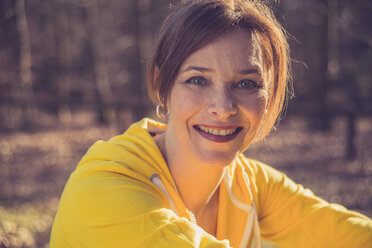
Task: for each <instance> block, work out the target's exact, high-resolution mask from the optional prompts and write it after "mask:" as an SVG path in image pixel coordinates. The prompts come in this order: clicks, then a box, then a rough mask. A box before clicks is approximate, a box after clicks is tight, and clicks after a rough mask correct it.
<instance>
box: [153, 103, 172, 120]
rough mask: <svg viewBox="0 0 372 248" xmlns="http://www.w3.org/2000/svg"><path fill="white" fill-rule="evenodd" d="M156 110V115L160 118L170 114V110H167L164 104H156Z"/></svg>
mask: <svg viewBox="0 0 372 248" xmlns="http://www.w3.org/2000/svg"><path fill="white" fill-rule="evenodd" d="M155 110H156V116H157V117H158V118H159V119H163V118H167V117H168V115H169V111H166V108H165V107H164V105H163V104H158V105H156V108H155Z"/></svg>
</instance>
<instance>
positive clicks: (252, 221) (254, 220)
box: [150, 173, 261, 248]
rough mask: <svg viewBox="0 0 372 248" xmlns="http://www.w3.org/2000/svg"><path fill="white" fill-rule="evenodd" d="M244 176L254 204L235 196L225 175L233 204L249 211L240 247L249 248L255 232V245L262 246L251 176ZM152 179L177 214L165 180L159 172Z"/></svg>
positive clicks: (228, 176)
mask: <svg viewBox="0 0 372 248" xmlns="http://www.w3.org/2000/svg"><path fill="white" fill-rule="evenodd" d="M244 177H245V179H246V180H247V182H248V189H249V192H250V195H251V198H252V206H249V205H247V204H245V203H243V202H241V201H239V200H238V199H237V198H236V197H235V195H234V194H233V192H232V189H231V186H232V182H231V178H230V175H229V173H226V174H225V177H224V180H225V183H226V186H227V189H228V192H229V196H230V199H231V201H232V202H233V204H234V205H235V206H237V207H238V208H240V209H242V210H244V211H246V212H247V213H248V218H247V222H246V225H245V228H244V234H243V237H242V240H241V242H240V246H239V247H240V248H247V247H248V243H249V238H250V236H251V234H253V235H254V239H255V247H256V248H260V247H261V238H260V227H259V224H258V217H257V211H256V205H255V202H254V199H253V196H252V192H251V189H250V181H249V178H248V176H247V175H246V174H245V173H244ZM150 180H151V182H152V183H153V184H155V185H156V186H157V187H158V188H159V189H160V190H161V191H163V193H164V194H165V195H166V197H167V198H168V202H169V205H170V207H171V210H172V211H173V212H174V213H175V214H176V215H178V211H177V208H176V205H175V204H174V201H173V199H172V197H171V196H170V195H169V193H168V191H167V189H166V188H165V186H164V184H163V182H162V181H161V178H160V176H159V175H158V174H153V175H151V177H150ZM192 217H194V218H191V221H192V223H194V224H196V220H195V216H192Z"/></svg>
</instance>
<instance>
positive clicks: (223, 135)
mask: <svg viewBox="0 0 372 248" xmlns="http://www.w3.org/2000/svg"><path fill="white" fill-rule="evenodd" d="M193 127H194V129H195V130H196V131H197V132H198V133H199V134H200V135H202V136H203V137H204V138H206V139H208V140H210V141H214V142H217V143H225V142H229V141H231V140H232V139H234V138H235V137H236V136H237V135H238V133H239V132H240V131H241V130H242V129H243V128H242V127H237V126H206V125H194V126H193ZM202 129H203V130H202Z"/></svg>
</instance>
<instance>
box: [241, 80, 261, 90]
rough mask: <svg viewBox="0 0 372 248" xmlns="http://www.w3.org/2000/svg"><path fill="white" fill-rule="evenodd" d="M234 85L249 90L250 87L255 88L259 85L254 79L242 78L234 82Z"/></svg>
mask: <svg viewBox="0 0 372 248" xmlns="http://www.w3.org/2000/svg"><path fill="white" fill-rule="evenodd" d="M235 87H237V88H242V89H247V90H250V89H256V88H258V87H259V86H258V85H257V83H256V82H255V81H252V80H248V79H244V80H240V81H239V82H237V83H236V84H235Z"/></svg>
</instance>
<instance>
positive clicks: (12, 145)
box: [0, 0, 372, 247]
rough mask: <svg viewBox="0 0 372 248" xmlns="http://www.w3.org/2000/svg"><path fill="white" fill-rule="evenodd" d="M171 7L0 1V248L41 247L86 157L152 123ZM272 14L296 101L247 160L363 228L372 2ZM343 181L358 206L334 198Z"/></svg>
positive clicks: (151, 1) (293, 5) (370, 172)
mask: <svg viewBox="0 0 372 248" xmlns="http://www.w3.org/2000/svg"><path fill="white" fill-rule="evenodd" d="M171 3H172V1H169V0H125V1H124V0H49V1H45V0H2V1H0V247H43V246H45V247H47V246H48V236H49V231H50V225H51V223H52V220H51V219H52V217H53V215H54V213H55V210H56V208H57V205H58V198H59V196H60V194H61V191H62V188H63V185H64V183H65V182H66V180H67V177H68V174H69V173H70V172H71V171H72V170H73V168H74V166H75V164H76V162H77V161H78V159H79V158H80V157H81V156H82V154H83V153H84V151H85V150H86V148H87V147H88V146H89V145H90V144H91V143H92V142H94V141H95V140H97V139H105V138H109V137H110V136H112V135H114V134H116V133H120V132H122V131H124V130H125V129H126V128H127V127H128V125H129V124H130V123H132V122H133V121H136V120H139V119H141V118H142V117H144V116H153V115H154V113H153V112H154V111H153V106H152V105H151V103H150V101H149V100H148V98H147V93H146V85H145V81H146V78H145V74H146V73H145V72H146V61H147V60H148V58H149V56H150V53H151V49H152V45H153V44H154V40H155V38H156V34H157V31H158V29H159V26H160V24H161V21H162V20H163V19H164V17H165V16H166V15H167V13H168V11H169V5H170V4H171ZM270 5H271V7H272V8H273V10H274V12H275V13H276V15H277V17H278V19H279V20H280V22H281V23H282V24H283V26H284V27H285V29H286V30H288V32H289V41H290V46H291V57H292V68H293V82H294V88H295V98H293V99H291V100H290V103H289V107H288V111H287V119H288V123H287V121H284V122H283V124H284V125H283V126H284V127H283V134H282V135H280V134H278V135H277V134H276V133H274V135H273V137H272V138H271V137H269V138H268V139H267V141H266V144H263V145H262V144H258V145H256V146H254V147H253V148H252V152H251V151H248V154H249V155H252V156H254V157H257V158H259V159H261V160H263V161H264V162H267V163H270V164H273V165H278V167H279V168H282V169H283V170H284V171H285V172H286V173H288V174H289V175H291V176H293V177H295V178H296V177H297V178H298V179H301V181H305V183H306V182H308V184H307V185H311V186H312V187H313V188H314V187H315V189H316V190H315V191H316V193H318V192H319V193H320V194H321V195H322V194H323V195H322V196H323V197H325V198H326V199H327V200H330V201H336V202H341V203H343V204H345V205H347V206H348V207H353V209H356V210H360V211H364V213H366V214H368V215H369V216H371V215H372V213H371V209H372V188H371V184H372V178H371V176H372V168H371V167H372V165H371V162H370V161H371V160H370V158H371V157H372V151H371V145H372V144H371V142H370V140H371V139H372V127H371V125H372V124H371V123H372V103H371V100H372V83H371V80H372V70H371V66H372V32H371V27H372V14H371V13H372V2H371V1H369V0H342V1H341V0H312V1H307V0H281V1H280V2H279V3H278V2H277V3H273V2H272V3H270ZM301 133H302V134H301ZM311 142H313V143H311ZM316 142H318V143H316ZM57 144H58V145H57ZM283 145H288V148H287V150H285V148H284V150H283V149H282V150H278V147H283ZM315 148H316V149H315ZM296 149H299V150H296ZM284 152H286V154H287V155H284V156H283V153H284ZM306 152H308V153H306ZM323 153H327V156H329V154H333V155H332V156H333V157H332V158H331V159H329V157H326V155H325V154H323ZM268 154H272V156H269V155H268ZM304 154H308V156H303V157H302V160H301V161H302V162H299V161H300V160H298V159H297V160H296V156H299V155H300V156H301V155H304ZM312 156H314V157H317V156H318V160H315V161H314V160H311V157H312ZM304 161H305V162H304ZM345 161H346V162H345ZM306 163H308V164H307V166H308V167H307V168H312V169H314V167H311V166H310V165H311V164H316V166H318V167H315V169H316V170H318V171H319V173H323V174H324V173H333V174H334V173H335V172H338V173H339V174H338V175H339V177H337V178H333V179H334V181H333V182H336V184H334V183H333V184H332V185H331V184H329V185H328V184H327V183H328V180H329V179H330V178H329V177H326V178H323V179H321V180H320V181H318V183H317V184H314V183H312V182H311V181H312V180H309V178H311V176H310V174H312V173H314V171H311V170H310V171H308V170H304V169H303V168H304V167H301V168H302V169H301V168H300V167H296V166H294V165H295V164H296V165H301V164H306ZM323 165H324V166H327V168H326V169H325V170H322V169H320V168H323V167H322V166H323ZM309 166H310V167H309ZM319 166H320V167H319ZM342 166H344V167H342ZM346 167H347V168H346ZM297 170H301V171H302V174H301V173H300V174H299V175H300V176H298V175H297V174H296V173H295V171H297ZM291 173H292V174H291ZM348 173H349V174H348ZM350 173H351V174H352V175H354V177H356V179H355V180H356V181H355V182H356V184H355V185H356V186H355V187H354V188H353V190H356V189H359V190H362V193H363V197H364V200H363V201H361V200H360V199H359V198H360V197H361V195H357V197H356V198H355V194H353V191H351V192H349V191H348V193H345V192H346V191H345V192H344V191H342V190H341V191H340V190H339V191H337V190H335V188H337V189H341V188H342V187H343V186H345V184H346V185H347V184H348V179H349V178H350ZM336 174H337V173H336ZM340 175H342V176H340ZM345 175H349V176H345ZM340 178H341V179H342V178H343V179H342V180H341V179H340ZM336 179H337V180H338V181H337V180H336ZM322 180H323V181H322ZM327 185H328V186H327ZM325 189H326V190H325ZM336 191H337V192H339V193H337V194H333V193H334V192H336ZM40 192H43V193H40ZM329 192H333V193H332V194H333V195H332V194H331V193H329ZM340 192H341V193H340ZM342 192H344V193H342ZM358 192H359V191H358ZM338 194H339V195H338ZM41 195H42V196H41ZM335 196H336V198H332V197H335ZM353 196H354V198H353ZM345 197H346V198H345ZM348 199H349V200H348ZM350 199H352V200H350Z"/></svg>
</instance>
